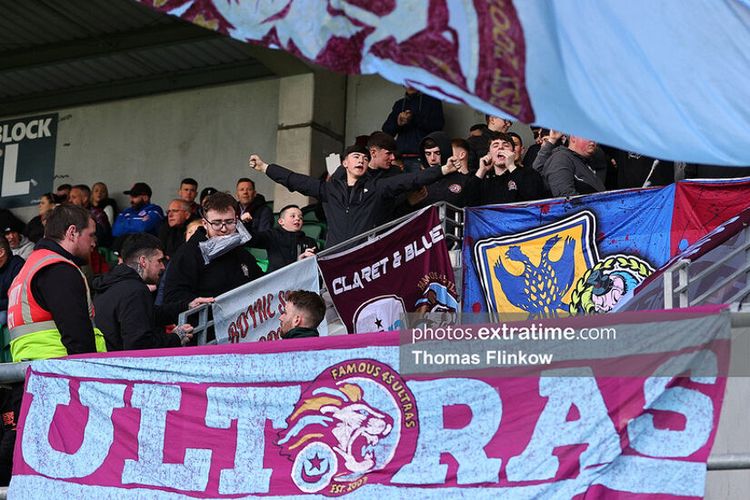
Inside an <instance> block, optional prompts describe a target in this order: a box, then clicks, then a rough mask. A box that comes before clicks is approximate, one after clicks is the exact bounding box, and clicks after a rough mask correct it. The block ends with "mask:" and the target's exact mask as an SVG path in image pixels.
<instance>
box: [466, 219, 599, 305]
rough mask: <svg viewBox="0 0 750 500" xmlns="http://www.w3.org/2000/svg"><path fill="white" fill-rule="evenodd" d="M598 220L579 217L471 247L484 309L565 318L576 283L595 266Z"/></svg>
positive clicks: (489, 240) (596, 259)
mask: <svg viewBox="0 0 750 500" xmlns="http://www.w3.org/2000/svg"><path fill="white" fill-rule="evenodd" d="M595 234H596V218H595V216H594V214H593V213H591V212H589V211H583V212H579V213H577V214H575V215H574V216H572V217H569V218H566V219H563V220H561V221H558V222H555V223H553V224H549V225H547V226H543V227H540V228H536V229H533V230H530V231H526V232H523V233H519V234H514V235H509V236H500V237H493V238H486V239H483V240H479V241H477V242H476V244H475V245H474V259H475V260H474V261H475V262H476V266H477V273H478V275H479V277H480V282H481V285H482V288H483V291H484V296H485V299H486V302H487V309H488V310H489V311H494V312H496V313H498V314H499V315H500V316H504V315H513V316H514V317H519V318H520V319H540V318H553V317H558V316H567V315H568V314H569V313H568V311H569V307H568V304H569V302H570V295H571V293H572V291H573V289H574V285H575V283H576V282H577V281H578V280H579V279H580V278H581V276H582V275H583V274H584V273H585V272H586V271H587V270H589V269H591V268H592V267H593V266H594V265H595V264H596V263H597V262H598V261H599V255H598V252H597V248H596V245H595V242H594V235H595Z"/></svg>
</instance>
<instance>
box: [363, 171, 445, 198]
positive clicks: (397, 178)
mask: <svg viewBox="0 0 750 500" xmlns="http://www.w3.org/2000/svg"><path fill="white" fill-rule="evenodd" d="M442 176H443V172H442V170H441V169H440V168H439V167H432V168H428V169H425V170H420V171H419V172H412V173H409V174H399V175H394V176H392V177H385V178H383V177H381V178H378V179H377V180H375V181H374V182H375V183H376V186H377V190H378V191H380V193H381V194H382V195H383V196H384V197H394V196H396V195H398V194H400V193H403V192H404V191H411V190H414V189H419V188H421V187H422V186H426V185H427V184H432V183H433V182H435V181H436V180H438V179H440V177H442Z"/></svg>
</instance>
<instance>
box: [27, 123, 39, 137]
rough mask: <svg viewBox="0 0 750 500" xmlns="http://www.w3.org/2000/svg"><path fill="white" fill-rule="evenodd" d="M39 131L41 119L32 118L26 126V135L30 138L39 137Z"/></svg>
mask: <svg viewBox="0 0 750 500" xmlns="http://www.w3.org/2000/svg"><path fill="white" fill-rule="evenodd" d="M32 128H35V129H36V131H32ZM38 131H39V120H31V121H30V122H29V124H28V126H27V127H26V137H28V138H29V139H36V138H37V137H39V134H38Z"/></svg>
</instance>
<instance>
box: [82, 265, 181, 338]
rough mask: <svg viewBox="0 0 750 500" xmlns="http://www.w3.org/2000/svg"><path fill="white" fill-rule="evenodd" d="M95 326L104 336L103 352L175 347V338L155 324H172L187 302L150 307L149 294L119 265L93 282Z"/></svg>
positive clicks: (132, 273)
mask: <svg viewBox="0 0 750 500" xmlns="http://www.w3.org/2000/svg"><path fill="white" fill-rule="evenodd" d="M94 290H95V291H96V296H95V297H94V308H95V310H96V326H97V328H99V329H100V330H101V331H102V332H103V333H104V338H105V340H106V341H107V351H123V350H124V351H129V350H132V349H154V348H160V347H179V346H180V338H179V337H178V336H177V335H174V334H170V335H167V334H165V333H164V331H163V329H162V328H160V327H159V325H164V324H170V323H174V322H175V321H176V319H177V315H178V314H179V313H180V312H182V311H185V310H187V308H188V307H187V303H181V304H165V305H164V306H162V307H155V306H154V299H153V297H152V295H151V292H150V291H149V289H148V286H146V283H144V282H143V280H142V279H141V277H140V276H139V275H138V273H137V272H135V270H134V269H132V268H130V267H128V266H126V265H125V264H119V265H117V266H115V267H114V268H113V269H112V271H110V272H109V273H108V274H105V275H104V276H100V277H99V278H97V279H95V280H94Z"/></svg>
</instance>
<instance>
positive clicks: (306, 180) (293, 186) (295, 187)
mask: <svg viewBox="0 0 750 500" xmlns="http://www.w3.org/2000/svg"><path fill="white" fill-rule="evenodd" d="M248 165H249V166H250V168H252V169H254V170H257V171H258V172H263V173H264V174H266V175H267V176H268V177H270V178H271V180H272V181H274V182H277V183H279V184H281V185H282V186H286V188H287V189H288V190H289V191H297V192H299V193H302V194H304V195H306V196H313V197H315V198H317V199H318V200H320V201H321V202H322V201H326V200H327V197H326V183H325V181H322V180H320V179H316V178H314V177H310V176H309V175H304V174H298V173H296V172H292V171H291V170H289V169H288V168H284V167H282V166H281V165H275V164H271V165H269V164H268V163H266V162H264V161H263V159H262V158H261V157H260V156H258V155H255V154H253V155H250V159H249V160H248Z"/></svg>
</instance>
